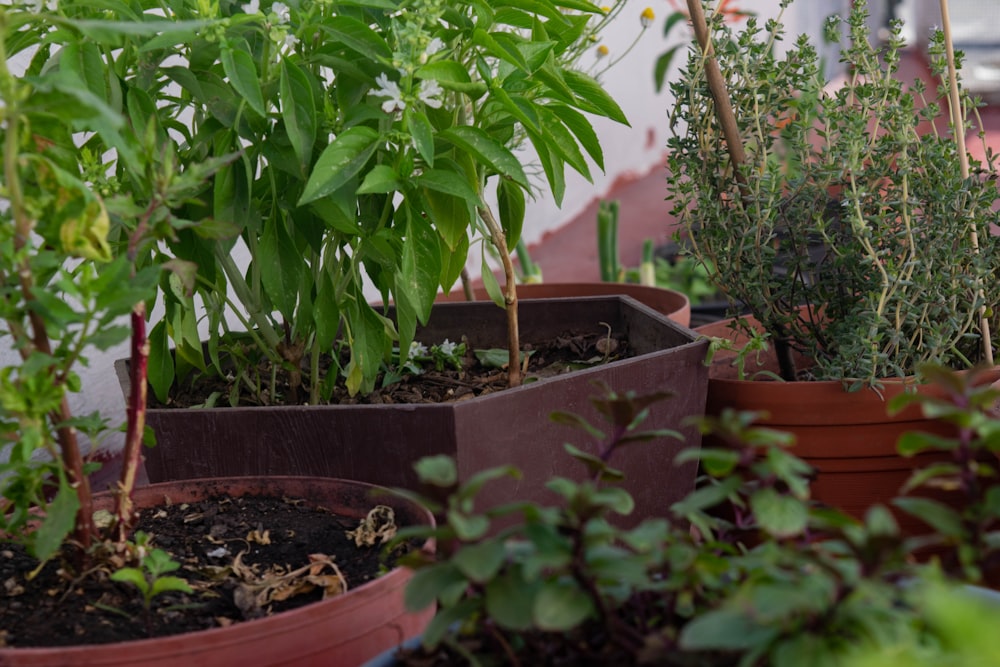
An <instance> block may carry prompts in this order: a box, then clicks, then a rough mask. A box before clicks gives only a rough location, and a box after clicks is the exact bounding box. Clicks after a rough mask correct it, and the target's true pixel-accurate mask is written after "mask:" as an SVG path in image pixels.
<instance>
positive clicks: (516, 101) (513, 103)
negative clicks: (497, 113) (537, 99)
mask: <svg viewBox="0 0 1000 667" xmlns="http://www.w3.org/2000/svg"><path fill="white" fill-rule="evenodd" d="M490 92H491V93H492V94H493V97H495V98H496V99H497V101H498V102H500V104H501V106H503V108H504V109H505V110H506V111H507V113H509V114H510V115H511V116H513V117H514V118H515V119H516V120H517V121H518V122H520V123H521V124H522V125H524V128H525V129H526V130H528V131H529V132H534V133H539V132H541V131H542V128H541V124H540V122H539V120H538V113H537V112H536V111H535V105H534V104H532V102H531V101H529V100H527V99H525V98H524V97H522V96H520V95H518V96H512V95H510V94H509V93H507V91H506V90H504V89H503V88H501V87H500V86H493V87H491V88H490Z"/></svg>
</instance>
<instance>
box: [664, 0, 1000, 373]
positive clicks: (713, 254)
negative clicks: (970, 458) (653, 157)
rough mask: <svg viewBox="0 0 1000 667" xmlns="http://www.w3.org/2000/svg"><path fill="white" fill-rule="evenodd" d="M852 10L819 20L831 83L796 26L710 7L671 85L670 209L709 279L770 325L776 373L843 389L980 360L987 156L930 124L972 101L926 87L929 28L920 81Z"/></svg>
mask: <svg viewBox="0 0 1000 667" xmlns="http://www.w3.org/2000/svg"><path fill="white" fill-rule="evenodd" d="M787 5H788V2H784V3H782V7H785V6H787ZM689 7H693V8H695V9H698V10H700V9H701V3H699V2H696V1H695V0H692V1H691V2H689ZM866 11H867V10H866V6H865V3H853V4H852V11H851V13H850V16H849V17H848V18H846V19H842V18H840V17H831V18H830V19H829V21H828V22H827V25H826V38H827V39H828V40H830V41H839V40H840V39H841V36H842V34H843V35H844V36H845V38H846V43H845V44H844V45H843V46H842V49H841V63H842V67H843V72H844V75H843V78H842V80H841V81H838V82H830V81H827V80H826V78H825V77H824V73H823V68H822V67H821V61H820V57H819V55H818V53H817V50H816V47H815V46H814V45H813V44H812V43H810V41H809V40H808V38H807V37H805V36H801V37H799V38H797V39H795V40H794V42H793V43H790V44H781V43H782V42H783V39H784V26H783V24H782V22H781V17H780V16H779V17H778V18H777V19H774V20H769V21H766V22H765V23H764V24H763V25H762V24H761V22H759V21H758V20H757V19H756V18H754V17H751V18H749V19H748V20H747V23H746V28H745V29H744V30H741V31H739V32H734V31H733V30H732V28H731V27H730V26H729V25H727V23H726V22H725V21H724V20H723V18H722V16H720V15H718V14H715V15H712V16H711V20H710V21H709V22H708V24H707V26H706V33H707V34H705V35H702V36H701V39H700V41H699V42H698V44H697V45H696V46H695V47H694V48H693V49H692V50H691V51H690V53H689V56H688V60H687V64H686V66H685V67H684V68H683V71H682V73H681V74H680V76H679V78H678V79H677V80H676V81H674V82H672V84H671V90H673V91H674V93H675V95H676V97H677V105H676V106H675V107H674V109H673V112H672V114H671V126H672V128H673V132H674V136H672V137H671V138H670V140H669V142H668V147H669V158H668V170H669V172H670V176H669V178H668V192H669V198H670V199H671V200H672V202H673V212H674V214H675V215H677V216H678V218H679V219H680V221H681V223H682V224H683V226H684V229H685V232H686V234H687V237H688V238H689V239H690V242H691V249H692V252H693V253H694V254H695V255H696V256H697V257H698V259H699V260H701V261H702V262H703V263H704V264H705V266H706V268H708V269H709V270H710V271H711V275H712V279H713V282H715V284H717V285H718V287H719V288H720V290H721V291H722V292H723V293H725V294H726V295H727V297H729V298H730V299H731V300H735V301H739V302H742V303H743V304H745V306H746V307H747V308H748V309H749V311H750V313H751V314H752V315H753V317H754V318H755V319H756V320H757V321H758V322H759V323H760V325H761V326H762V327H763V328H764V329H765V330H766V331H767V332H768V333H770V335H771V340H772V343H773V344H774V346H775V352H776V354H777V357H778V360H779V362H780V364H781V371H782V372H781V375H782V377H783V378H785V379H787V380H794V379H810V378H814V379H835V380H844V381H845V382H847V383H848V384H849V385H850V386H853V387H855V388H858V387H861V386H865V385H873V384H877V383H878V381H879V378H885V377H902V376H908V375H912V374H914V373H915V372H917V369H918V367H919V366H920V364H921V363H922V362H924V361H933V362H938V363H944V364H947V365H950V366H952V367H968V366H970V365H971V364H972V363H973V362H974V361H975V360H977V359H980V358H988V357H989V356H991V350H990V349H985V350H984V349H983V339H984V337H983V336H982V335H981V330H982V326H981V323H980V322H981V316H983V315H986V316H988V315H989V314H990V313H991V312H992V309H993V306H994V304H995V303H996V299H997V296H996V294H995V291H991V290H990V289H989V288H990V286H991V285H992V284H993V283H994V271H995V265H996V262H995V261H994V258H993V253H994V249H993V245H992V243H991V242H989V241H987V240H986V239H989V229H990V225H991V224H995V223H996V222H997V213H996V211H995V206H994V204H995V203H996V201H997V190H996V187H995V171H994V165H993V164H992V157H991V155H992V154H991V152H990V151H987V153H986V154H987V156H990V157H988V158H987V160H988V162H987V163H986V164H979V163H976V162H975V161H973V162H971V168H970V169H969V170H965V169H964V168H963V165H964V162H965V160H966V159H967V158H968V156H967V155H966V154H965V153H964V144H963V148H958V147H956V142H955V141H954V140H953V138H952V137H950V136H948V133H947V132H946V131H944V130H943V128H944V127H945V125H944V123H945V122H946V121H947V120H948V118H949V116H948V114H949V113H952V114H954V117H955V118H958V119H960V120H959V121H957V129H956V127H955V123H953V124H952V126H951V132H952V133H954V132H959V133H961V134H962V135H963V136H964V132H965V131H966V129H967V128H968V127H969V125H968V124H967V121H966V118H967V116H970V115H972V114H974V113H975V104H974V103H973V102H972V101H970V100H969V99H968V98H962V99H961V101H960V102H958V103H957V104H951V103H948V104H945V103H942V102H939V101H938V100H939V98H943V97H946V96H947V91H948V84H949V82H950V81H951V80H952V79H951V77H950V76H949V75H948V74H947V71H946V59H945V58H944V57H943V54H944V51H945V48H944V43H943V37H942V35H941V34H938V36H937V37H936V38H935V45H936V46H935V50H934V55H933V56H932V69H933V74H934V76H935V77H936V78H937V79H938V80H939V81H940V82H941V85H940V87H939V88H938V90H936V91H935V90H929V89H928V88H927V86H925V85H924V84H923V82H922V81H920V80H917V81H915V82H913V83H912V84H910V83H904V81H903V80H902V79H901V77H900V76H899V72H898V68H899V63H900V50H901V48H902V47H903V41H902V37H901V29H902V28H901V25H900V24H899V23H895V24H894V25H893V27H892V29H891V31H890V34H889V38H888V41H887V43H886V46H885V47H884V48H877V47H875V46H873V45H872V44H871V43H870V41H869V36H868V29H867V24H866V18H867V15H866ZM693 15H694V14H693V12H692V16H693ZM696 27H697V26H696ZM779 44H781V46H782V48H778V47H779ZM706 54H707V55H706ZM714 74H717V75H718V76H713V75H714ZM948 99H949V100H950V99H951V98H950V97H949V98H948ZM727 110H731V113H728V112H727ZM972 117H974V116H972ZM937 121H942V122H937ZM980 238H981V239H984V241H983V244H982V247H981V248H980V247H979V241H978V239H980ZM802 307H804V308H802ZM987 347H988V346H987ZM794 353H799V354H802V355H804V356H805V357H806V358H807V359H808V360H810V363H811V364H812V366H810V367H809V368H797V367H796V365H795V363H794V359H795V354H794Z"/></svg>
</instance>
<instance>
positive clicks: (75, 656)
mask: <svg viewBox="0 0 1000 667" xmlns="http://www.w3.org/2000/svg"><path fill="white" fill-rule="evenodd" d="M227 484H245V485H248V486H251V487H254V489H255V491H254V492H256V493H258V494H261V495H263V494H269V493H275V492H277V493H281V491H280V489H282V488H287V487H288V486H291V487H293V490H292V491H291V492H290V493H291V494H292V495H295V494H296V493H297V492H296V491H295V490H294V489H298V488H300V487H301V488H306V487H309V486H324V487H330V486H350V487H354V488H356V489H360V490H363V491H364V492H365V493H366V494H370V493H371V492H372V491H376V490H378V491H385V492H389V493H390V494H391V492H390V491H389V490H388V489H386V488H385V487H380V486H378V485H375V484H368V483H367V482H360V481H355V480H350V479H340V478H335V477H316V476H308V475H267V476H256V475H246V476H232V477H201V478H195V479H185V480H176V481H168V482H160V483H156V484H149V485H145V486H140V487H136V490H135V492H136V495H143V496H150V495H154V494H157V493H160V492H162V491H164V490H173V491H176V490H177V488H178V487H185V488H196V487H197V488H201V487H206V486H209V487H210V486H215V485H220V486H225V485H227ZM206 497H207V496H206ZM391 497H392V501H393V502H395V503H397V504H402V505H406V506H408V507H409V508H411V509H412V510H414V511H415V512H416V513H417V514H419V515H420V516H422V517H423V518H425V519H426V520H427V522H428V523H429V524H430V525H433V524H434V516H433V515H432V514H431V513H430V512H428V511H427V510H426V509H425V508H423V507H421V506H420V505H418V504H416V503H415V502H413V501H412V500H410V499H408V498H405V497H403V496H398V495H392V496H391ZM110 498H111V493H110V492H109V491H102V492H99V493H95V494H94V501H95V507H98V508H99V507H100V506H101V504H102V502H108V501H110ZM175 498H176V496H175ZM162 502H164V503H170V502H174V500H173V499H171V498H170V497H169V496H167V495H164V496H163V501H162ZM177 502H184V501H183V500H180V501H177ZM318 504H320V505H322V503H318ZM149 506H156V505H155V503H151V504H150V505H149ZM434 548H435V544H434V540H433V539H428V540H427V541H426V542H425V543H424V544H423V545H422V547H421V549H422V550H431V551H433V549H434ZM411 576H412V575H411V572H410V570H408V569H407V568H405V567H394V568H393V569H391V570H389V571H388V572H386V573H385V574H383V575H382V576H380V577H377V578H376V579H372V580H371V581H367V582H365V583H363V584H361V585H359V586H357V587H355V588H350V589H348V590H347V591H346V592H345V593H343V594H341V595H337V596H334V597H330V598H326V599H323V600H319V601H317V602H312V603H310V604H307V605H304V606H302V607H298V608H295V609H289V610H287V611H282V612H279V613H276V614H272V615H270V616H265V617H262V618H255V619H249V620H245V621H240V622H239V623H234V624H233V625H230V626H227V627H214V628H206V629H204V630H197V631H192V632H184V633H180V634H176V635H167V636H162V637H150V638H143V639H133V640H129V641H122V642H111V643H104V644H73V645H68V646H59V647H23V648H22V647H17V648H14V647H10V648H0V665H3V664H7V660H8V659H10V660H13V664H25V665H31V664H35V660H36V659H37V660H38V661H42V660H43V659H45V658H51V657H54V656H65V658H66V660H67V662H66V663H64V664H73V662H74V660H81V661H87V660H88V659H89V658H99V657H101V656H103V655H104V654H109V653H110V654H112V655H113V654H114V652H115V651H116V650H120V649H125V648H126V647H128V650H129V651H132V650H133V649H132V647H137V646H141V648H142V652H143V655H146V656H148V657H149V659H150V660H153V661H155V660H162V659H164V657H166V656H170V655H174V654H177V655H179V656H183V655H186V654H188V651H185V645H186V642H187V641H188V640H189V638H191V637H195V636H197V637H199V638H200V639H199V642H200V643H204V642H211V644H212V645H213V646H214V647H228V646H239V645H241V644H243V643H245V642H246V641H247V640H249V639H255V640H259V639H260V638H261V637H262V635H263V636H265V637H279V636H283V635H285V634H286V633H287V631H288V628H289V627H290V626H293V627H300V628H301V627H317V629H319V626H320V625H321V624H323V623H325V622H327V619H321V618H318V617H317V612H318V611H322V610H323V609H324V608H332V607H337V606H343V607H345V609H344V610H341V611H340V612H339V615H345V614H349V613H351V611H352V610H354V609H357V608H358V607H360V606H361V605H363V604H365V603H366V602H368V601H369V600H370V599H371V598H372V597H374V596H375V595H377V594H379V593H380V589H402V588H404V587H405V586H406V583H407V582H408V581H409V580H410V578H411ZM276 619H280V624H277V623H275V620H276ZM202 640H204V641H202ZM5 656H7V657H5ZM189 657H190V658H191V659H193V660H194V661H195V662H196V664H201V663H200V662H198V655H193V656H190V655H189ZM39 664H46V665H48V664H52V663H51V662H48V661H46V662H44V663H43V662H39ZM84 664H94V665H116V666H119V665H121V666H123V665H125V664H126V663H125V662H121V661H111V660H99V659H98V660H95V661H94V662H89V661H88V662H85V663H84ZM157 664H160V663H158V662H157ZM212 664H215V663H212Z"/></svg>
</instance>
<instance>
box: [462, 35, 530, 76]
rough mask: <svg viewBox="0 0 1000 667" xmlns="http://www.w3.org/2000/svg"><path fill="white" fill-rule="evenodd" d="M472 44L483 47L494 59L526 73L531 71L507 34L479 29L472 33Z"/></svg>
mask: <svg viewBox="0 0 1000 667" xmlns="http://www.w3.org/2000/svg"><path fill="white" fill-rule="evenodd" d="M472 43H473V44H474V45H476V46H479V47H481V48H482V49H483V50H484V51H486V53H488V54H489V55H491V56H493V57H494V58H497V59H499V60H501V61H503V62H506V63H510V64H511V65H513V66H514V67H517V68H518V69H519V70H521V71H523V72H525V73H528V72H529V71H530V69H531V68H530V67H528V61H527V60H525V59H524V56H523V55H522V54H521V52H520V50H518V48H517V45H516V43H515V42H514V40H513V39H511V38H510V36H509V35H508V34H507V33H502V32H496V33H491V32H487V31H486V30H484V29H482V28H478V27H477V28H476V29H475V30H474V31H473V33H472Z"/></svg>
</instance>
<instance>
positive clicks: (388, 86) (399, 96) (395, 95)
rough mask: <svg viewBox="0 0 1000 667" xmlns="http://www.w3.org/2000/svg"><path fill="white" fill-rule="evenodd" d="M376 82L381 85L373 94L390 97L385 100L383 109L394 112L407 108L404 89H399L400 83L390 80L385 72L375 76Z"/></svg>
mask: <svg viewBox="0 0 1000 667" xmlns="http://www.w3.org/2000/svg"><path fill="white" fill-rule="evenodd" d="M375 83H377V84H378V86H379V87H378V90H373V91H372V92H371V94H372V95H374V96H375V97H388V98H389V99H387V100H386V101H385V102H382V111H384V112H386V113H393V112H395V111H402V110H403V109H405V108H406V102H404V101H403V91H401V90H400V89H399V84H398V83H396V82H395V81H390V80H389V77H388V76H386V75H385V72H383V73H382V74H379V75H378V76H377V77H375Z"/></svg>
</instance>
